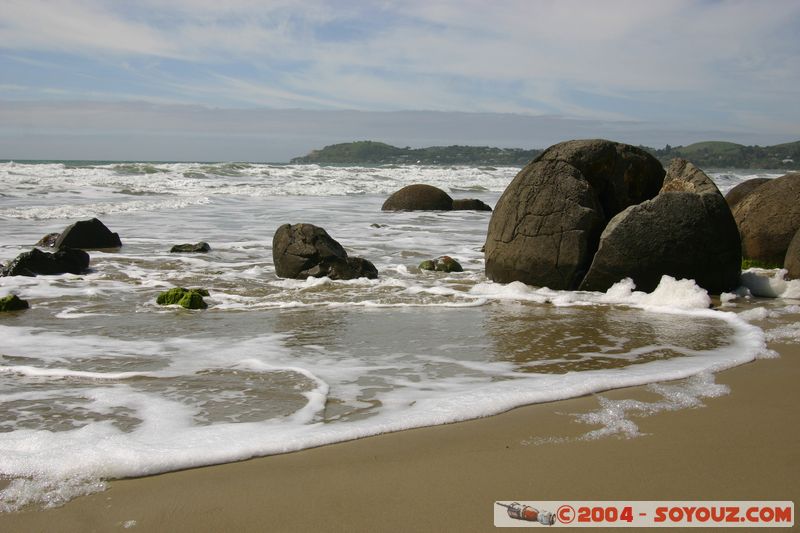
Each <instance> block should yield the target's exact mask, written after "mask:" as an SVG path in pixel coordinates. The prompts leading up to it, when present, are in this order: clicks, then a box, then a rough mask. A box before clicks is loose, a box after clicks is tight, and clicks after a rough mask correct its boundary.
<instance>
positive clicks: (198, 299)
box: [156, 287, 208, 309]
mask: <svg viewBox="0 0 800 533" xmlns="http://www.w3.org/2000/svg"><path fill="white" fill-rule="evenodd" d="M203 296H208V291H207V290H205V289H184V288H183V287H175V288H174V289H170V290H168V291H164V292H162V293H161V294H159V295H158V298H156V303H157V304H159V305H180V306H181V307H185V308H186V309H205V308H207V307H208V304H207V303H206V302H205V301H204V300H203Z"/></svg>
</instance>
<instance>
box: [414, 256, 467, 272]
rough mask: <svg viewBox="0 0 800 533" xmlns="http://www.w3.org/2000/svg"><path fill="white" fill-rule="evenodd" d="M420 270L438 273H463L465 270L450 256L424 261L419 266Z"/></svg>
mask: <svg viewBox="0 0 800 533" xmlns="http://www.w3.org/2000/svg"><path fill="white" fill-rule="evenodd" d="M419 269H420V270H435V271H437V272H463V271H464V269H463V268H462V267H461V264H460V263H459V262H458V261H456V260H455V259H453V258H452V257H450V256H449V255H443V256H441V257H437V258H436V259H428V260H426V261H423V262H421V263H420V264H419Z"/></svg>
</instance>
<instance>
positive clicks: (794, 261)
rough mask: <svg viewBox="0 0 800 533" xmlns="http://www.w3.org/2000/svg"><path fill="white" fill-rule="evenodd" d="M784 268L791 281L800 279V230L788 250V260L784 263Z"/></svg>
mask: <svg viewBox="0 0 800 533" xmlns="http://www.w3.org/2000/svg"><path fill="white" fill-rule="evenodd" d="M783 268H785V269H786V270H788V271H789V273H788V276H789V279H800V229H799V230H797V232H796V233H795V234H794V237H793V238H792V241H791V242H790V243H789V248H788V249H787V250H786V258H785V259H784V261H783Z"/></svg>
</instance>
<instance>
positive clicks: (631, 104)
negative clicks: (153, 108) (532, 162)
mask: <svg viewBox="0 0 800 533" xmlns="http://www.w3.org/2000/svg"><path fill="white" fill-rule="evenodd" d="M765 6H769V7H765ZM798 23H800V2H797V1H796V0H774V1H771V2H769V3H768V4H765V3H764V2H758V1H754V0H753V1H747V0H730V1H725V2H709V1H697V0H672V1H669V2H642V1H641V0H618V1H602V2H591V1H579V0H558V1H556V0H541V1H530V0H507V1H502V0H501V1H497V2H486V1H483V0H461V1H454V0H453V1H444V0H409V1H403V2H396V1H386V2H383V3H365V2H334V1H324V0H309V1H305V2H296V1H291V0H281V1H261V0H224V1H223V0H173V1H170V2H163V1H161V0H140V1H138V2H111V1H102V0H62V1H48V0H4V5H3V20H2V21H0V43H2V44H0V49H4V50H8V51H13V55H14V56H15V57H16V58H17V59H16V60H17V61H30V62H43V63H45V62H44V61H42V60H41V59H40V58H36V57H27V56H26V54H30V53H31V51H46V52H50V53H56V54H61V53H67V54H69V55H71V56H76V57H81V58H83V59H84V60H85V61H88V62H93V61H97V60H98V58H100V59H101V60H102V61H105V62H106V63H105V65H106V66H108V65H109V64H111V63H114V64H117V65H118V66H117V67H115V68H124V69H126V72H127V73H129V74H134V75H136V76H137V77H138V81H139V82H140V83H141V85H142V86H143V87H146V88H147V91H144V90H143V91H142V92H141V93H140V95H141V97H142V98H147V99H159V100H169V99H175V100H178V101H180V100H183V101H187V102H197V103H204V104H211V105H221V106H241V105H257V106H268V107H311V108H333V109H337V108H346V107H349V108H355V109H374V110H397V109H434V110H459V109H460V110H470V111H513V112H520V113H530V114H539V113H557V114H563V115H569V116H576V117H587V118H593V119H602V120H623V119H630V120H652V119H654V118H656V117H657V116H659V114H661V115H665V114H666V113H664V112H661V111H660V110H659V107H660V106H661V104H662V103H663V104H665V106H664V107H666V108H670V109H673V110H682V111H680V112H678V111H675V113H674V114H675V115H676V116H675V119H676V120H679V121H680V120H683V121H692V120H703V119H705V120H708V115H705V114H704V113H702V111H703V110H704V109H709V110H716V111H717V112H718V113H723V112H725V113H727V115H726V116H727V117H728V120H730V121H748V122H747V123H749V124H752V125H753V126H754V127H755V125H758V127H759V128H763V127H765V124H767V123H768V122H769V117H770V113H769V112H768V111H769V110H766V109H764V107H763V105H762V104H761V102H762V101H769V102H771V104H770V105H772V106H773V107H772V108H771V109H788V108H796V95H797V89H796V88H797V87H798V85H800V42H798V37H797V32H796V27H797V24H798ZM348 24H349V25H350V26H355V27H358V28H359V29H360V30H363V31H359V32H355V33H353V32H351V33H350V34H347V35H344V34H343V32H347V29H346V28H347V27H348ZM145 60H146V61H147V62H149V63H150V64H148V65H144V63H145ZM171 60H178V61H179V62H180V63H181V65H183V66H184V67H185V70H191V71H192V73H191V75H187V74H182V73H181V72H180V70H182V69H175V68H174V64H173V63H172V62H171ZM161 61H166V62H167V64H168V66H162V65H161ZM43 68H47V67H46V66H45V67H43ZM3 81H7V82H10V81H11V80H3ZM16 84H18V83H17V81H16V80H14V83H5V85H16ZM19 84H20V85H23V84H24V83H19ZM70 90H75V89H74V88H71V89H70ZM40 92H41V91H40ZM120 94H125V95H128V94H130V92H129V90H128V89H125V90H121V91H120ZM133 94H134V96H135V94H136V93H135V91H134V92H133ZM126 97H127V96H126ZM120 98H122V96H120ZM646 107H649V108H650V109H649V110H643V109H645V108H646ZM742 108H745V109H744V112H742ZM758 110H762V111H758ZM789 113H790V119H792V120H794V121H795V122H797V120H800V116H798V111H790V112H789ZM772 114H775V113H772ZM784 119H785V120H786V111H784ZM742 125H743V126H744V125H746V124H745V123H742Z"/></svg>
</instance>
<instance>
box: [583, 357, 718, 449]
mask: <svg viewBox="0 0 800 533" xmlns="http://www.w3.org/2000/svg"><path fill="white" fill-rule="evenodd" d="M647 390H648V391H650V392H653V393H656V394H658V395H659V396H661V398H662V399H661V400H659V401H655V402H646V401H641V400H632V399H623V400H612V399H609V398H607V397H605V396H598V398H597V399H598V401H599V402H600V409H598V410H596V411H591V412H588V413H580V414H576V415H573V416H574V417H575V419H576V420H577V421H578V422H582V423H584V424H590V425H600V426H602V427H601V428H599V429H594V430H592V431H589V432H588V433H586V434H584V435H583V436H582V437H581V439H583V440H595V439H599V438H604V437H609V436H612V435H615V436H620V437H625V438H632V437H638V436H640V435H641V433H640V431H639V426H638V425H637V424H636V422H635V421H634V420H632V416H639V417H641V416H649V415H653V414H656V413H659V412H663V411H677V410H679V409H687V408H693V407H702V406H703V402H702V399H703V398H717V397H719V396H724V395H726V394H728V393H729V392H730V387H728V386H727V385H721V384H718V383H716V382H715V381H714V376H713V375H712V374H710V373H707V372H703V373H700V374H697V375H695V376H692V377H691V378H688V379H686V380H683V381H682V382H677V383H654V384H652V385H648V386H647Z"/></svg>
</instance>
